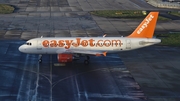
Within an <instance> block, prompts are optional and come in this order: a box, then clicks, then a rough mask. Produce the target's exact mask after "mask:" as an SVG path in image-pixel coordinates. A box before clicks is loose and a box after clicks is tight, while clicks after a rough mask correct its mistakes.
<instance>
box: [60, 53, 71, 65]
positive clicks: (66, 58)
mask: <svg viewBox="0 0 180 101" xmlns="http://www.w3.org/2000/svg"><path fill="white" fill-rule="evenodd" d="M57 58H58V61H59V62H61V63H66V62H72V60H73V55H72V54H58V56H57Z"/></svg>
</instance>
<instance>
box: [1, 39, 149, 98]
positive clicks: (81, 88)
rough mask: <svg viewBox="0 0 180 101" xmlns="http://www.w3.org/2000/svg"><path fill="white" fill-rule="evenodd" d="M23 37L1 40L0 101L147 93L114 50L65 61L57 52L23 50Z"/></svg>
mask: <svg viewBox="0 0 180 101" xmlns="http://www.w3.org/2000/svg"><path fill="white" fill-rule="evenodd" d="M23 43H24V41H20V40H0V47H1V49H0V57H2V58H1V59H0V68H1V69H0V81H1V83H0V94H1V96H0V100H1V101H89V100H90V101H117V100H118V101H120V100H123V101H132V100H133V101H144V100H146V96H145V95H144V93H143V91H142V90H141V88H140V86H139V85H138V83H137V82H136V81H135V80H134V78H133V77H132V76H131V74H130V72H129V71H128V70H127V68H126V67H125V66H124V63H123V61H122V60H121V59H120V58H119V56H117V54H110V55H108V56H107V57H96V56H91V57H90V58H91V60H90V64H89V65H84V63H83V58H82V59H80V60H78V61H74V62H72V63H68V64H66V65H65V64H60V63H58V62H57V59H56V58H57V56H56V55H43V62H42V63H41V64H39V63H38V55H32V54H24V53H20V52H19V51H18V47H19V46H20V45H21V44H23Z"/></svg>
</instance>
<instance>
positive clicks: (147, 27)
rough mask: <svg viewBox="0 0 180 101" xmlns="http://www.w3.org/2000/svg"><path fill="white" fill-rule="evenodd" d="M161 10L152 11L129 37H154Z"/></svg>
mask: <svg viewBox="0 0 180 101" xmlns="http://www.w3.org/2000/svg"><path fill="white" fill-rule="evenodd" d="M158 14H159V12H150V13H149V14H148V15H147V16H146V18H145V19H144V20H143V21H142V22H141V24H140V25H139V26H138V27H137V28H136V30H135V31H134V32H133V33H132V34H131V35H129V36H128V37H129V38H152V37H153V34H154V30H155V27H156V22H157V18H158Z"/></svg>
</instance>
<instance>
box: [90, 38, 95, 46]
mask: <svg viewBox="0 0 180 101" xmlns="http://www.w3.org/2000/svg"><path fill="white" fill-rule="evenodd" d="M93 42H94V40H93V39H90V40H89V43H90V46H91V47H93V46H94V44H93Z"/></svg>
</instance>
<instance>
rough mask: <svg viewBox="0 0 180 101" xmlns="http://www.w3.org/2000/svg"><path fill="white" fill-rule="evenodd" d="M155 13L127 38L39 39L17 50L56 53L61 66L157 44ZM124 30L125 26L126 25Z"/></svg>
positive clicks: (158, 40) (32, 40)
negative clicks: (83, 59)
mask: <svg viewBox="0 0 180 101" xmlns="http://www.w3.org/2000/svg"><path fill="white" fill-rule="evenodd" d="M158 14H159V12H150V13H149V14H148V15H147V17H146V18H145V19H144V20H143V21H142V22H141V24H140V25H139V26H138V27H137V28H136V29H135V31H134V32H133V33H132V34H130V35H129V36H127V37H105V36H103V37H41V38H34V39H30V40H28V41H27V42H26V43H25V44H23V45H21V46H20V47H19V51H20V52H23V53H28V54H40V59H39V62H41V61H42V57H41V56H42V54H57V59H58V61H59V62H61V63H66V62H72V61H73V60H74V59H77V58H79V56H82V55H83V54H84V55H86V56H87V59H86V60H85V61H84V63H85V64H88V63H89V56H88V55H96V56H106V54H108V53H116V52H121V51H129V50H134V49H138V48H142V47H146V46H150V45H154V44H158V43H160V42H161V40H160V39H157V38H153V34H154V30H155V27H156V22H157V18H158ZM127 27H128V26H127Z"/></svg>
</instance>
